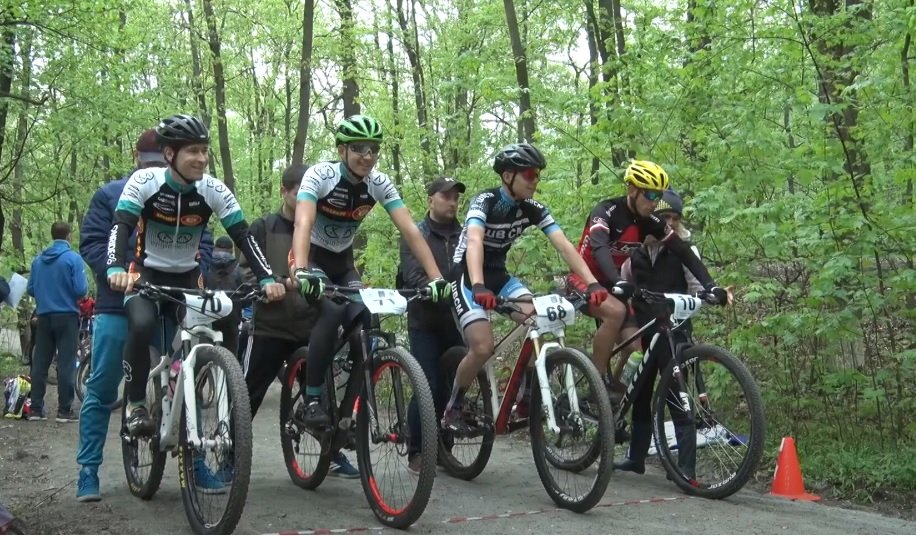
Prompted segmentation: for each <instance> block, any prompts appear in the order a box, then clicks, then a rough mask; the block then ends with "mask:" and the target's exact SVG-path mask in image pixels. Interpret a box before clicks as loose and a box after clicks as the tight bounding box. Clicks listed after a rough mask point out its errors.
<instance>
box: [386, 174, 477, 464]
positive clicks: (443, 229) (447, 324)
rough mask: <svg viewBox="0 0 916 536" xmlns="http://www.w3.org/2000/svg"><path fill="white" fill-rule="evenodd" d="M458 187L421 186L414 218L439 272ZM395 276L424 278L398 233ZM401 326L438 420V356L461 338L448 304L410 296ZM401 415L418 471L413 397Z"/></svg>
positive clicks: (452, 243)
mask: <svg viewBox="0 0 916 536" xmlns="http://www.w3.org/2000/svg"><path fill="white" fill-rule="evenodd" d="M464 190H465V186H464V184H462V183H460V182H458V181H456V180H455V179H451V178H447V177H441V178H439V179H436V180H435V181H433V182H431V183H430V184H429V186H427V188H426V194H427V196H428V197H427V203H428V206H429V211H428V212H427V213H426V217H425V218H423V220H422V221H420V222H419V223H417V228H418V229H420V233H422V234H423V238H425V239H426V243H427V244H428V245H429V249H430V250H431V251H432V252H433V257H435V259H436V265H437V266H438V267H439V271H440V272H441V273H443V274H450V273H451V271H452V268H453V266H452V256H453V255H454V253H455V247H456V246H457V245H458V239H459V238H460V236H461V224H460V223H459V222H458V219H457V218H456V217H455V216H456V214H457V213H458V198H459V196H460V195H461V194H463V193H464ZM397 278H398V279H397V282H396V284H397V286H398V287H407V288H421V287H424V286H426V281H427V277H426V272H425V271H424V270H423V267H422V266H420V261H418V260H417V258H416V257H415V256H414V255H413V253H411V251H410V248H409V247H408V246H407V243H406V242H405V241H404V239H403V238H401V265H400V266H399V267H398V275H397ZM407 326H408V327H407V329H408V335H409V337H410V353H411V354H413V356H414V357H415V358H416V359H417V361H418V362H419V363H420V366H421V367H422V368H423V372H424V373H425V374H426V380H427V381H428V382H429V388H430V391H432V394H433V401H434V402H435V406H436V421H437V422H438V420H439V419H440V418H441V417H442V411H443V410H444V409H445V402H446V396H445V395H446V390H445V388H444V386H442V385H440V381H441V379H442V378H441V376H440V373H439V358H441V357H442V354H444V353H445V351H446V350H448V349H449V348H451V347H452V346H462V345H463V344H464V342H463V340H462V337H461V333H460V332H459V331H458V328H457V327H456V326H455V320H454V317H453V315H452V310H451V304H450V303H449V301H447V300H444V301H441V302H438V303H433V302H428V301H419V300H415V301H412V302H410V304H409V305H408V308H407ZM407 418H408V421H409V423H410V427H411V431H410V445H409V451H410V453H409V455H408V468H410V469H411V470H412V471H414V472H419V467H420V465H421V461H420V457H419V454H418V453H419V452H420V443H419V442H420V416H419V410H418V409H417V402H416V400H411V401H410V407H409V408H408V417H407Z"/></svg>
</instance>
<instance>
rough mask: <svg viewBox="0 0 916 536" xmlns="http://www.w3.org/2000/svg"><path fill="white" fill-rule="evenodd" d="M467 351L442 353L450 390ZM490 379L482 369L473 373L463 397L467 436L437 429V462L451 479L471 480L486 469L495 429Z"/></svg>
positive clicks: (444, 373) (446, 386) (461, 348)
mask: <svg viewBox="0 0 916 536" xmlns="http://www.w3.org/2000/svg"><path fill="white" fill-rule="evenodd" d="M465 354H467V349H466V348H464V347H463V346H456V347H454V348H449V349H448V350H447V351H446V352H445V353H444V354H442V360H441V363H442V369H443V371H444V372H443V375H444V381H443V382H442V385H444V386H445V388H446V389H451V387H452V385H453V384H454V382H455V373H456V371H457V370H458V363H460V362H461V360H462V359H463V358H464V356H465ZM490 393H491V390H490V382H488V381H487V375H486V373H484V372H483V371H481V372H480V373H478V374H477V377H476V378H474V381H473V382H472V383H471V386H470V387H468V390H467V392H466V394H465V396H464V417H465V418H464V421H465V422H466V423H468V425H469V426H470V428H471V433H470V434H468V436H467V437H455V436H454V435H453V434H452V433H451V432H450V431H448V430H440V431H439V461H440V463H442V467H444V468H445V471H446V472H447V473H448V474H450V475H452V476H453V477H455V478H461V479H463V480H473V479H474V478H476V477H477V476H478V475H480V473H482V472H483V470H484V468H486V466H487V463H488V462H489V461H490V454H491V453H492V451H493V440H494V438H495V437H496V431H495V428H494V427H493V417H492V415H493V399H492V397H491V396H490Z"/></svg>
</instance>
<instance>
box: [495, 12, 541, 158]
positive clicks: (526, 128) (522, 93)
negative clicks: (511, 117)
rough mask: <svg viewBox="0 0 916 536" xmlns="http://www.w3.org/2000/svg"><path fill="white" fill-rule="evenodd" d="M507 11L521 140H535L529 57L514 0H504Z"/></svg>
mask: <svg viewBox="0 0 916 536" xmlns="http://www.w3.org/2000/svg"><path fill="white" fill-rule="evenodd" d="M503 7H504V8H505V11H506V26H507V27H508V29H509V40H510V41H511V42H512V59H513V62H514V63H515V79H516V81H517V82H518V111H519V135H518V137H519V141H522V140H527V141H532V140H534V133H535V131H536V130H537V129H536V127H535V117H534V109H533V108H532V107H531V87H530V85H529V84H528V59H527V56H526V55H525V45H524V44H523V43H522V36H521V33H520V32H519V25H518V16H517V15H516V13H515V2H514V0H503Z"/></svg>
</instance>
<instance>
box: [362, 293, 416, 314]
mask: <svg viewBox="0 0 916 536" xmlns="http://www.w3.org/2000/svg"><path fill="white" fill-rule="evenodd" d="M359 295H360V297H361V298H362V299H363V303H364V304H365V305H366V309H369V312H370V313H372V314H383V315H402V314H404V312H405V311H407V298H405V297H404V296H401V295H400V294H399V293H398V292H397V291H395V290H391V289H387V288H363V289H360V290H359Z"/></svg>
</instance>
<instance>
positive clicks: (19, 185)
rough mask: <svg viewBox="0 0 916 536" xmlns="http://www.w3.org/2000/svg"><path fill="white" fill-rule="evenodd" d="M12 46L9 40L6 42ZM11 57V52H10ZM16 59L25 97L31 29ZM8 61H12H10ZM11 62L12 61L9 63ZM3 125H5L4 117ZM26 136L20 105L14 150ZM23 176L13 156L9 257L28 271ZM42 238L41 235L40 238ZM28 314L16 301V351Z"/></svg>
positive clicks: (24, 342) (27, 333) (26, 335)
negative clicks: (24, 227)
mask: <svg viewBox="0 0 916 536" xmlns="http://www.w3.org/2000/svg"><path fill="white" fill-rule="evenodd" d="M7 42H8V43H10V45H12V42H11V41H7ZM10 56H12V49H11V50H10ZM19 57H20V62H21V63H22V71H21V73H20V76H19V92H20V94H21V95H22V96H24V97H26V98H28V96H29V93H30V90H31V87H32V33H31V29H28V28H27V29H23V31H22V34H20V40H19ZM11 59H12V58H11ZM11 63H12V61H11ZM3 122H4V123H5V122H6V118H5V117H4V119H3ZM28 135H29V120H28V106H27V105H25V104H23V107H22V109H21V110H20V112H19V117H18V119H17V121H16V147H18V148H19V149H18V151H20V152H21V151H23V150H24V149H23V148H24V147H25V143H26V138H27V137H28ZM24 186H25V173H24V170H23V159H22V158H21V157H17V158H16V159H15V164H14V167H13V199H15V200H16V201H17V203H16V204H15V205H14V206H13V221H12V225H10V228H11V229H10V231H11V232H10V234H11V235H12V239H13V254H14V255H15V256H16V265H18V266H22V267H24V269H29V263H28V260H27V258H26V255H25V240H23V221H22V202H23V200H24V199H25V192H24V191H23V188H24ZM43 236H44V235H43ZM45 242H46V240H39V241H37V242H36V245H39V246H43V245H44V244H45ZM31 315H32V311H31V306H30V305H29V301H28V300H22V302H20V306H19V310H18V319H17V321H16V325H17V327H18V328H19V344H20V348H28V347H29V342H30V339H31V336H32V333H31V329H30V327H29V318H30V317H31Z"/></svg>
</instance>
